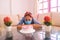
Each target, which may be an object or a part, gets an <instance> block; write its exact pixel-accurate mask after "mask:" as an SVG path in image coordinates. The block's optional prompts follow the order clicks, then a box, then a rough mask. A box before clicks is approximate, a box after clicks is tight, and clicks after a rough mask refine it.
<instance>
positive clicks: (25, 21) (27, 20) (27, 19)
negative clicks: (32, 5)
mask: <svg viewBox="0 0 60 40" xmlns="http://www.w3.org/2000/svg"><path fill="white" fill-rule="evenodd" d="M23 25H33V28H34V29H39V28H40V27H41V25H40V23H39V22H37V21H36V20H35V19H34V18H33V17H32V13H31V12H26V13H25V15H24V17H23V18H22V19H21V20H20V22H19V24H18V29H21V28H22V26H23Z"/></svg>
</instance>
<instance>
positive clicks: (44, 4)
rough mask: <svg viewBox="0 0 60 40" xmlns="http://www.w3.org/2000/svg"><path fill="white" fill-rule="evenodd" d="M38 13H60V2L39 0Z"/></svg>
mask: <svg viewBox="0 0 60 40" xmlns="http://www.w3.org/2000/svg"><path fill="white" fill-rule="evenodd" d="M37 6H38V7H37V13H41V14H42V13H48V12H60V10H59V9H60V0H38V1H37Z"/></svg>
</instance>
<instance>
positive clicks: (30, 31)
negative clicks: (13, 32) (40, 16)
mask: <svg viewBox="0 0 60 40" xmlns="http://www.w3.org/2000/svg"><path fill="white" fill-rule="evenodd" d="M20 32H21V33H34V32H35V29H32V30H20Z"/></svg>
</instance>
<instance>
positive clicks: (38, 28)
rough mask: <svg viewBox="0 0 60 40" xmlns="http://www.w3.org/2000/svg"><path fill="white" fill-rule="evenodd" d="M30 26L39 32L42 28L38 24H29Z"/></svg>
mask: <svg viewBox="0 0 60 40" xmlns="http://www.w3.org/2000/svg"><path fill="white" fill-rule="evenodd" d="M31 25H33V28H34V29H35V30H40V29H42V26H41V25H40V24H31Z"/></svg>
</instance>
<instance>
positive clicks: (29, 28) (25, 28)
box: [21, 25, 35, 33]
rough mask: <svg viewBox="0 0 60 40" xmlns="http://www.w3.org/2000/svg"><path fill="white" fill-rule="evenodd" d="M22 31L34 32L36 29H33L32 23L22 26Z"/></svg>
mask: <svg viewBox="0 0 60 40" xmlns="http://www.w3.org/2000/svg"><path fill="white" fill-rule="evenodd" d="M21 31H22V32H24V33H26V32H27V33H30V32H34V31H35V30H34V29H33V26H32V25H25V26H22V29H21Z"/></svg>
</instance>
